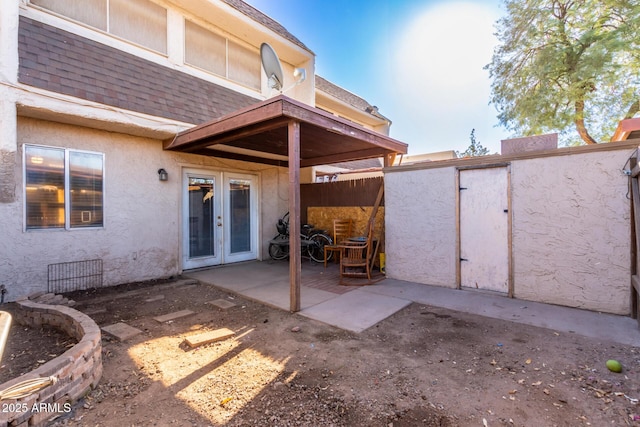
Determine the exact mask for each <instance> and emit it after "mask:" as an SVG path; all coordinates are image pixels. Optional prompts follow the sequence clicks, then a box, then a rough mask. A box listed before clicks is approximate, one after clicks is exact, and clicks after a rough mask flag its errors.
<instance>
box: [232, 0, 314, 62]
mask: <svg viewBox="0 0 640 427" xmlns="http://www.w3.org/2000/svg"><path fill="white" fill-rule="evenodd" d="M222 1H223V2H225V3H226V4H228V5H229V6H231V7H232V8H234V9H236V10H237V11H239V12H241V13H243V14H244V15H246V16H248V17H249V18H251V19H253V20H254V21H256V22H258V23H259V24H261V25H264V26H265V27H267V28H269V29H270V30H272V31H274V32H275V33H276V34H278V35H280V36H282V37H284V38H285V39H287V40H289V41H290V42H292V43H293V44H295V45H297V46H299V47H301V48H303V49H305V50H307V51H308V52H310V53H313V52H312V51H311V50H310V49H309V48H308V47H307V46H305V44H304V43H302V42H301V41H300V40H299V39H298V38H297V37H296V36H294V35H293V34H291V33H290V32H289V31H288V30H287V29H286V28H285V27H283V26H282V25H281V24H280V23H279V22H277V21H275V20H273V19H272V18H270V17H269V16H267V15H265V14H264V13H262V12H260V11H259V10H258V9H256V8H255V7H253V6H251V5H249V4H247V3H245V2H243V1H242V0H222Z"/></svg>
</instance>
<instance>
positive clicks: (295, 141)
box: [287, 120, 302, 313]
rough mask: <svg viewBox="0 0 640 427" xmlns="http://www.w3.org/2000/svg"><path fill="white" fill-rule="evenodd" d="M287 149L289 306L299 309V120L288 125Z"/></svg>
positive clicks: (300, 268) (300, 269) (292, 310)
mask: <svg viewBox="0 0 640 427" xmlns="http://www.w3.org/2000/svg"><path fill="white" fill-rule="evenodd" d="M287 133H288V137H287V140H288V150H289V307H290V310H291V312H292V313H295V312H298V311H300V281H301V276H302V263H301V253H300V251H301V241H300V122H298V121H294V120H292V121H290V122H289V125H288V130H287Z"/></svg>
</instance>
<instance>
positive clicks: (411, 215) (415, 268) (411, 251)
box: [384, 167, 456, 287]
mask: <svg viewBox="0 0 640 427" xmlns="http://www.w3.org/2000/svg"><path fill="white" fill-rule="evenodd" d="M455 183H456V179H455V168H453V167H448V168H446V167H445V168H438V169H428V170H413V171H406V172H400V173H386V174H385V177H384V186H385V192H384V204H385V236H386V238H385V252H386V257H387V260H386V267H385V268H386V272H387V277H393V278H397V279H402V280H408V281H412V282H417V283H425V284H430V285H438V286H446V287H455V286H456V215H455V214H456V191H455Z"/></svg>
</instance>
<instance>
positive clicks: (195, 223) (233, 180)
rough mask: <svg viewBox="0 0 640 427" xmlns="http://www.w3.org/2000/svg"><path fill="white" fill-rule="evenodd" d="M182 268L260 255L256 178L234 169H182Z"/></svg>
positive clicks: (229, 261)
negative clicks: (221, 170)
mask: <svg viewBox="0 0 640 427" xmlns="http://www.w3.org/2000/svg"><path fill="white" fill-rule="evenodd" d="M182 180H183V190H182V193H183V218H184V220H183V223H184V224H183V233H182V235H183V249H182V253H183V268H184V269H185V270H189V269H193V268H201V267H209V266H214V265H219V264H227V263H233V262H239V261H246V260H251V259H256V258H257V254H258V251H257V247H258V230H257V224H258V221H257V218H258V203H257V190H258V188H257V178H256V176H254V175H247V174H239V173H233V172H215V171H205V170H196V169H185V170H184V172H183V178H182Z"/></svg>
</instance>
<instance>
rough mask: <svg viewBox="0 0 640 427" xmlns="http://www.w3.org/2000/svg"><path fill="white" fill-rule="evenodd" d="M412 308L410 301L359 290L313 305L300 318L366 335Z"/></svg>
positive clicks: (302, 312)
mask: <svg viewBox="0 0 640 427" xmlns="http://www.w3.org/2000/svg"><path fill="white" fill-rule="evenodd" d="M409 304H411V301H410V300H407V299H401V298H396V297H392V296H386V295H378V294H375V293H372V292H367V291H365V290H364V288H359V289H356V290H354V291H353V292H349V293H346V294H344V295H339V296H337V297H335V298H332V299H330V300H327V301H325V302H322V303H320V304H316V305H313V306H311V307H309V308H305V309H303V310H301V311H300V314H301V315H303V316H305V317H309V318H311V319H314V320H319V321H321V322H324V323H328V324H330V325H333V326H337V327H339V328H341V329H346V330H348V331H352V332H362V331H364V330H365V329H367V328H370V327H371V326H373V325H375V324H376V323H378V322H380V321H382V320H384V319H386V318H387V317H389V316H391V315H392V314H394V313H395V312H397V311H399V310H401V309H403V308H404V307H406V306H407V305H409Z"/></svg>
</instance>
